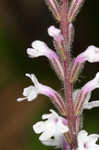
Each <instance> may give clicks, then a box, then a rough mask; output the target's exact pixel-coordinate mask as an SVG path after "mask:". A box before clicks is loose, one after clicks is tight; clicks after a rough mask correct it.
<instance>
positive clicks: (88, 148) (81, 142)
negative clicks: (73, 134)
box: [77, 130, 99, 150]
mask: <svg viewBox="0 0 99 150" xmlns="http://www.w3.org/2000/svg"><path fill="white" fill-rule="evenodd" d="M98 138H99V135H98V134H91V135H88V133H87V132H86V131H85V130H81V131H80V132H79V133H78V137H77V141H78V148H77V150H99V145H97V144H96V141H97V140H98Z"/></svg>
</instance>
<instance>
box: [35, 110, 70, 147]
mask: <svg viewBox="0 0 99 150" xmlns="http://www.w3.org/2000/svg"><path fill="white" fill-rule="evenodd" d="M50 112H51V113H50V114H45V115H42V119H43V120H45V119H47V120H45V121H40V122H37V123H36V124H34V125H33V129H34V131H35V133H37V134H40V133H42V134H41V135H40V137H39V140H40V141H41V142H42V143H43V144H45V145H48V146H56V148H63V144H64V142H65V139H64V133H66V132H68V130H69V129H68V125H67V120H65V119H64V118H63V117H61V116H59V115H58V114H57V113H56V112H55V111H54V110H52V109H51V110H50ZM52 137H54V138H53V139H52Z"/></svg>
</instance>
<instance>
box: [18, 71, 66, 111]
mask: <svg viewBox="0 0 99 150" xmlns="http://www.w3.org/2000/svg"><path fill="white" fill-rule="evenodd" d="M26 76H27V77H29V78H30V79H31V80H32V82H33V84H34V86H33V85H31V86H29V87H27V88H25V89H24V90H23V96H24V98H18V99H17V101H19V102H21V101H23V100H26V99H27V100H28V101H32V100H34V99H35V98H36V97H37V96H38V95H39V94H42V95H46V96H48V97H49V98H51V100H52V102H53V103H54V104H55V105H56V107H57V108H58V110H59V111H60V112H61V113H62V114H65V111H66V110H65V104H64V101H63V99H62V97H61V96H60V94H59V93H58V92H56V91H55V90H54V89H52V88H50V87H48V86H45V85H43V84H41V83H39V82H38V80H37V78H36V76H35V75H34V74H26Z"/></svg>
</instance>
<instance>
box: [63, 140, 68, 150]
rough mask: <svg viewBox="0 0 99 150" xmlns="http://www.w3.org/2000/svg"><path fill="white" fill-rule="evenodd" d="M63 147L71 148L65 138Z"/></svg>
mask: <svg viewBox="0 0 99 150" xmlns="http://www.w3.org/2000/svg"><path fill="white" fill-rule="evenodd" d="M63 149H70V148H69V144H68V143H67V142H66V140H65V139H63Z"/></svg>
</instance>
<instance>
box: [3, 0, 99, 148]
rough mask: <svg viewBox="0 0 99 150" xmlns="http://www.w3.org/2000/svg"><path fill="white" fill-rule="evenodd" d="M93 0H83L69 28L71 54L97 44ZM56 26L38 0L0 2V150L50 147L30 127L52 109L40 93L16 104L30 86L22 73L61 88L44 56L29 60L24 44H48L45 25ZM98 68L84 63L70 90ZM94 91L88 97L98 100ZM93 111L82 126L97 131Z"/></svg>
mask: <svg viewBox="0 0 99 150" xmlns="http://www.w3.org/2000/svg"><path fill="white" fill-rule="evenodd" d="M98 10H99V2H98V0H93V1H92V0H86V3H85V5H84V7H83V9H82V10H81V12H80V14H79V16H78V17H77V20H76V21H75V23H74V26H75V28H76V29H75V41H74V45H73V48H72V56H77V54H79V53H80V52H81V51H83V50H85V49H86V48H87V47H88V46H89V45H95V46H97V47H99V13H98V12H99V11H98ZM53 24H56V22H55V20H54V18H53V17H52V16H51V12H50V11H48V9H47V7H46V5H45V3H44V0H0V150H13V149H14V150H32V149H39V150H40V149H43V150H44V149H49V150H51V149H53V147H45V146H43V145H42V144H40V142H39V141H38V136H37V135H35V134H34V132H33V130H32V125H33V124H34V123H35V122H36V121H39V120H41V118H40V117H41V115H42V114H43V113H48V110H49V108H53V106H52V104H51V103H50V100H49V99H48V98H46V97H45V96H38V98H37V99H36V100H35V101H32V102H30V103H29V102H22V103H18V102H17V101H16V99H17V98H18V97H21V96H22V95H21V94H22V90H23V88H24V87H27V86H28V85H30V84H31V81H30V80H28V79H27V78H26V77H25V76H24V74H25V73H35V74H36V76H37V78H38V79H39V81H40V82H42V83H43V84H47V85H49V86H51V87H53V88H55V89H56V90H58V91H59V92H61V91H62V90H63V87H62V86H61V84H60V82H59V80H58V79H57V77H56V75H55V73H54V72H53V71H52V69H51V67H50V65H49V62H48V60H47V59H46V58H45V57H40V58H36V59H33V60H32V59H29V58H28V56H27V55H26V51H25V50H26V48H28V47H30V44H31V42H32V41H33V40H43V41H45V42H47V44H48V45H49V46H50V47H52V48H53V45H52V41H51V39H50V37H48V35H47V28H48V27H49V26H50V25H53ZM98 71H99V64H98V63H95V64H89V63H86V64H85V68H84V70H83V72H82V74H81V75H80V77H79V80H78V82H77V84H76V85H75V88H80V87H81V86H83V85H84V83H86V82H87V81H88V80H90V79H92V78H93V77H94V76H95V74H96V72H98ZM98 93H99V89H97V90H95V91H94V92H93V95H92V98H91V100H96V99H97V100H98V99H99V94H98ZM98 116H99V109H98V108H97V109H93V110H91V111H85V112H84V128H85V129H86V130H87V131H89V133H94V132H97V133H99V128H98V123H99V117H98Z"/></svg>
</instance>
